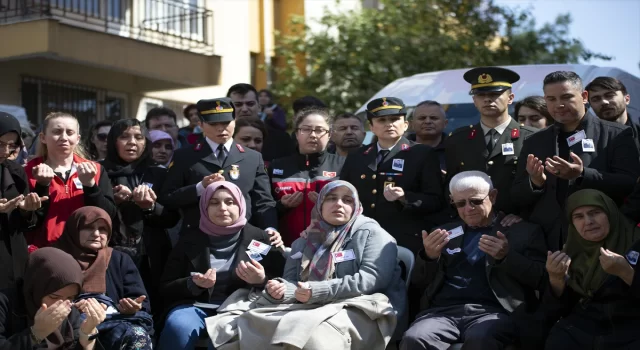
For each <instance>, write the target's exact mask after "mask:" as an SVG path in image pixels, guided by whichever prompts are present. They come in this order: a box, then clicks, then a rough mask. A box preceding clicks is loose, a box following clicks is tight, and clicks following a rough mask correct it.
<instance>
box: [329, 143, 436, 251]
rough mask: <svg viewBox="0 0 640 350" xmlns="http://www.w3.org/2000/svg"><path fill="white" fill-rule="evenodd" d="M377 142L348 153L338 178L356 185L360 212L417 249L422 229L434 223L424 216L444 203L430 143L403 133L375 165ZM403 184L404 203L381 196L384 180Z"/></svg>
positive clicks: (410, 247) (399, 239) (402, 243)
mask: <svg viewBox="0 0 640 350" xmlns="http://www.w3.org/2000/svg"><path fill="white" fill-rule="evenodd" d="M377 155H378V148H377V144H375V143H374V144H371V145H370V146H363V147H361V148H360V149H358V150H357V151H356V152H354V153H351V154H349V156H348V157H347V159H346V161H345V163H344V166H343V167H342V171H341V172H340V179H341V180H345V181H348V182H350V183H351V184H352V185H353V186H355V187H356V188H357V189H358V194H359V196H360V201H361V202H362V209H363V214H364V215H366V216H368V217H370V218H372V219H374V220H376V221H378V223H380V226H382V228H384V229H385V230H387V232H389V233H390V234H391V235H392V236H393V237H394V238H395V239H396V240H397V242H398V245H399V246H403V247H406V248H409V249H411V250H412V251H414V253H415V252H417V249H419V247H420V246H421V245H422V236H421V231H422V230H424V229H428V228H429V227H431V226H433V225H434V223H429V222H426V223H425V221H426V220H425V217H426V216H428V215H429V214H431V213H436V212H438V211H440V209H441V208H442V207H443V205H444V199H443V193H442V176H441V175H440V174H441V173H440V166H439V165H438V158H437V156H436V154H435V153H434V152H433V150H432V149H431V147H429V146H425V145H419V144H416V143H413V142H410V141H409V140H407V139H405V138H404V137H403V138H402V139H400V141H399V142H398V143H397V144H396V145H395V146H394V147H393V149H392V150H391V152H390V153H389V154H388V155H387V156H386V158H385V160H384V161H383V162H382V163H381V164H380V166H379V167H376V158H377ZM388 183H390V184H392V185H393V186H398V187H402V189H403V191H404V192H405V199H406V203H404V204H403V203H401V202H400V201H397V200H396V201H393V202H389V201H388V200H387V199H386V198H384V188H385V186H386V184H388Z"/></svg>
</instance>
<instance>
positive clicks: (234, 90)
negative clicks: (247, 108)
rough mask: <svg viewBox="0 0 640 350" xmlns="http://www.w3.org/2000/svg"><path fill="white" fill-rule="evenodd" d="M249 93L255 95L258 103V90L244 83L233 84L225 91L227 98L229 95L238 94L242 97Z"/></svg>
mask: <svg viewBox="0 0 640 350" xmlns="http://www.w3.org/2000/svg"><path fill="white" fill-rule="evenodd" d="M249 91H253V94H254V95H256V101H258V90H256V88H255V87H253V85H251V84H245V83H240V84H235V85H233V86H231V87H230V88H229V90H228V91H227V97H231V94H238V95H242V96H244V95H246V94H248V93H249Z"/></svg>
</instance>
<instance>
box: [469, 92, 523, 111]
mask: <svg viewBox="0 0 640 350" xmlns="http://www.w3.org/2000/svg"><path fill="white" fill-rule="evenodd" d="M514 97H515V95H514V94H512V93H511V90H505V91H492V92H479V93H477V94H475V95H473V104H474V105H475V106H476V108H477V109H478V111H480V114H481V115H483V116H485V117H499V116H501V115H503V114H504V112H505V111H506V110H507V109H508V108H509V105H510V104H512V103H513V99H514Z"/></svg>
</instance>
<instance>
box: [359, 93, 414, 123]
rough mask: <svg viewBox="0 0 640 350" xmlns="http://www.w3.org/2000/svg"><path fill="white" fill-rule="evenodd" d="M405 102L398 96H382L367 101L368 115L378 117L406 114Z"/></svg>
mask: <svg viewBox="0 0 640 350" xmlns="http://www.w3.org/2000/svg"><path fill="white" fill-rule="evenodd" d="M406 114H407V109H406V107H405V106H404V102H402V100H401V99H399V98H396V97H381V98H376V99H375V100H373V101H371V102H369V103H367V117H368V118H369V119H371V118H377V117H384V116H387V115H406Z"/></svg>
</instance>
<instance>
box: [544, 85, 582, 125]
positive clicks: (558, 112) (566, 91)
mask: <svg viewBox="0 0 640 350" xmlns="http://www.w3.org/2000/svg"><path fill="white" fill-rule="evenodd" d="M543 90H544V99H545V101H547V109H548V110H549V114H551V116H552V117H553V119H554V120H555V121H557V122H558V123H562V124H571V123H574V122H576V121H578V120H580V119H581V118H582V117H583V116H584V113H585V107H584V104H585V103H587V92H586V91H580V89H578V87H576V86H574V85H573V84H571V83H570V82H568V81H563V82H560V83H553V84H547V85H545V86H544V88H543Z"/></svg>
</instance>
